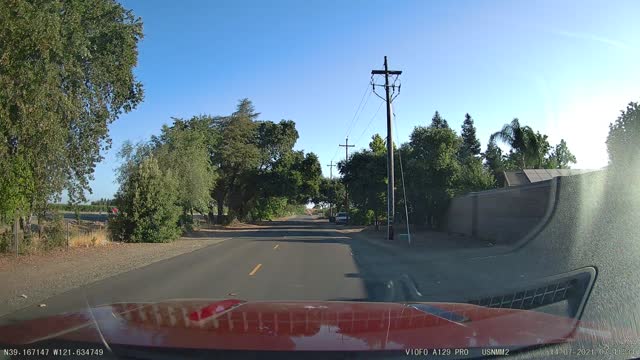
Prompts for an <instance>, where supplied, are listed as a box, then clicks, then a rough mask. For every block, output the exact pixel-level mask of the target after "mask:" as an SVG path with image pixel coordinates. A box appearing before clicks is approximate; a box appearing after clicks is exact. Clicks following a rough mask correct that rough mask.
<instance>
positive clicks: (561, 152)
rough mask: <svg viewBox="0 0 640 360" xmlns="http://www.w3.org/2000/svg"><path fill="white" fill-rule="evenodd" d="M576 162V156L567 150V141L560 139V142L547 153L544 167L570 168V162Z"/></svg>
mask: <svg viewBox="0 0 640 360" xmlns="http://www.w3.org/2000/svg"><path fill="white" fill-rule="evenodd" d="M575 163H576V157H575V155H573V154H572V153H571V150H569V146H567V142H566V141H564V139H562V140H560V144H558V145H556V146H555V148H553V150H552V151H551V152H550V153H549V156H548V157H547V159H546V161H545V167H546V168H548V169H570V168H571V164H575Z"/></svg>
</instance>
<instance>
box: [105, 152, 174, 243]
mask: <svg viewBox="0 0 640 360" xmlns="http://www.w3.org/2000/svg"><path fill="white" fill-rule="evenodd" d="M121 154H122V155H123V156H124V163H123V165H122V167H121V174H122V178H121V179H122V182H121V184H120V189H119V190H118V193H117V194H116V204H117V207H118V209H119V213H118V214H117V215H116V216H115V217H113V218H112V219H111V220H110V221H109V228H110V231H111V234H112V236H113V238H114V239H116V240H121V241H126V242H169V241H172V240H174V239H176V238H177V237H178V236H179V235H180V228H179V226H178V218H179V215H180V207H179V206H178V205H177V202H178V191H177V187H178V182H177V179H176V176H175V175H174V174H173V173H172V172H171V170H166V171H163V170H161V169H160V166H159V164H158V160H157V159H156V158H155V156H154V155H153V154H148V153H147V149H145V145H142V146H140V147H137V148H136V147H127V148H123V151H121Z"/></svg>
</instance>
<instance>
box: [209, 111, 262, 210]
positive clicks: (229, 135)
mask: <svg viewBox="0 0 640 360" xmlns="http://www.w3.org/2000/svg"><path fill="white" fill-rule="evenodd" d="M259 115H260V114H259V113H256V112H255V110H254V107H253V104H252V103H251V101H250V100H249V99H242V100H240V102H239V104H238V106H237V109H236V111H235V112H234V113H233V114H232V115H231V116H229V117H228V118H226V119H224V120H223V121H222V124H221V126H220V130H221V132H220V135H221V141H220V143H219V146H218V147H217V151H216V154H215V155H214V165H216V166H217V168H218V179H217V181H216V184H215V188H214V198H215V200H216V203H217V206H218V216H221V215H223V211H224V209H223V206H224V204H225V202H228V204H229V209H230V210H231V209H235V210H240V212H242V213H245V211H243V210H242V209H241V208H243V207H244V203H245V200H246V196H245V194H246V193H244V192H243V190H245V189H247V188H248V185H250V184H248V183H247V182H246V180H248V178H249V177H250V176H248V174H247V172H249V171H254V170H255V169H256V168H257V167H258V164H259V162H260V151H259V149H258V144H257V140H258V139H257V136H256V123H255V121H254V120H256V119H257V117H258V116H259ZM231 215H232V216H237V214H231ZM241 215H242V214H241Z"/></svg>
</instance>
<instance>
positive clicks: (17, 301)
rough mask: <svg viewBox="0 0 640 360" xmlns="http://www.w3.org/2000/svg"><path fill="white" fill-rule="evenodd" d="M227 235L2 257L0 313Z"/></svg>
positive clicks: (200, 246)
mask: <svg viewBox="0 0 640 360" xmlns="http://www.w3.org/2000/svg"><path fill="white" fill-rule="evenodd" d="M224 240H225V239H224V238H213V237H207V236H203V237H198V238H181V239H180V240H177V241H174V242H172V243H168V244H148V243H141V244H122V243H111V244H108V245H105V246H96V247H88V248H72V249H69V250H65V249H57V250H54V251H51V252H49V253H44V254H39V255H29V256H21V257H20V258H17V259H16V258H11V257H3V258H2V259H0V284H2V292H0V316H4V315H6V314H9V313H11V312H13V311H16V310H18V309H21V308H24V307H27V306H30V305H34V304H39V303H40V302H41V301H43V300H44V299H47V298H49V297H51V296H54V295H57V294H60V293H63V292H65V291H68V290H71V289H74V288H77V287H80V286H84V285H87V284H90V283H93V282H95V281H98V280H102V279H106V278H108V277H111V276H114V275H117V274H121V273H124V272H127V271H130V270H134V269H137V268H140V267H143V266H146V265H149V264H152V263H155V262H158V261H161V260H165V259H169V258H172V257H175V256H178V255H182V254H186V253H190V252H192V251H195V250H199V249H202V248H205V247H207V246H211V245H214V244H218V243H220V242H222V241H224Z"/></svg>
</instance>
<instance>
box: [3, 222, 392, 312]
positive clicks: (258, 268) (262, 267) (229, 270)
mask: <svg viewBox="0 0 640 360" xmlns="http://www.w3.org/2000/svg"><path fill="white" fill-rule="evenodd" d="M219 236H220V237H225V238H229V239H228V240H225V241H224V242H221V243H219V244H216V245H212V246H209V247H206V248H203V249H201V250H197V251H194V252H191V253H188V254H184V255H180V256H177V257H174V258H171V259H168V260H164V261H160V262H157V263H154V264H151V265H148V266H146V267H143V268H139V269H136V270H133V271H129V272H126V273H122V274H119V275H116V276H114V277H111V278H107V279H105V280H102V281H98V282H95V283H93V284H90V285H88V286H85V287H81V288H77V289H74V290H71V291H68V292H66V293H63V294H60V295H58V296H54V297H52V298H49V299H47V300H45V301H43V303H45V304H46V305H47V306H46V307H39V306H31V307H27V308H24V309H21V310H19V311H16V312H14V313H11V314H9V315H6V316H5V317H3V318H2V319H0V323H7V322H14V321H19V320H25V319H29V318H35V317H40V316H45V315H49V314H56V313H60V312H65V311H72V310H77V309H81V308H84V307H86V305H87V303H88V304H91V305H100V304H107V303H115V302H129V301H132V302H133V301H162V300H168V299H184V298H207V299H220V298H230V297H233V298H239V299H245V300H368V301H393V300H394V299H393V298H392V297H393V296H396V294H393V291H390V289H389V286H388V285H389V284H388V281H389V280H390V279H394V278H396V279H397V278H400V277H401V276H402V269H399V272H395V273H394V272H389V271H388V270H387V272H386V273H384V274H383V275H380V272H379V271H380V268H387V269H388V268H389V267H388V266H384V263H386V264H390V263H392V262H394V259H393V258H391V257H390V256H389V255H387V254H386V253H385V252H384V251H383V250H381V249H379V248H378V247H375V246H371V245H367V244H366V242H356V241H355V240H352V239H351V238H349V237H348V236H346V235H344V234H342V233H340V232H338V231H336V226H335V225H332V224H328V223H327V222H326V220H314V219H313V218H312V217H310V216H300V217H297V218H295V219H292V220H290V221H286V222H274V223H273V225H271V226H269V227H268V228H265V229H247V230H240V231H236V232H233V233H228V232H227V233H221V234H220V235H219ZM376 271H377V273H375V272H376Z"/></svg>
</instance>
